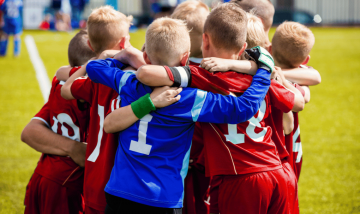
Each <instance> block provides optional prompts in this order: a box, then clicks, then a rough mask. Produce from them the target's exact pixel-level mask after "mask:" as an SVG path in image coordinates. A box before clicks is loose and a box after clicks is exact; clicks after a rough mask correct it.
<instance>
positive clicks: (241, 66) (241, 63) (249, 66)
mask: <svg viewBox="0 0 360 214" xmlns="http://www.w3.org/2000/svg"><path fill="white" fill-rule="evenodd" d="M200 65H201V67H202V68H204V69H205V70H208V71H210V72H215V71H236V72H239V73H244V74H250V75H255V74H256V71H257V65H256V63H255V62H254V61H251V60H232V59H221V58H216V57H210V58H204V59H203V60H202V61H201V63H200Z"/></svg>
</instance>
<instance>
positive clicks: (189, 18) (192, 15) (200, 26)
mask: <svg viewBox="0 0 360 214" xmlns="http://www.w3.org/2000/svg"><path fill="white" fill-rule="evenodd" d="M201 9H204V10H205V11H207V14H208V13H209V7H208V6H207V5H206V4H204V3H203V2H201V1H185V2H183V3H181V4H179V5H178V6H177V7H176V8H175V10H174V12H173V14H171V18H173V19H181V20H183V21H185V22H186V25H187V27H188V29H189V31H192V32H196V33H199V34H202V33H203V30H204V24H205V20H206V17H207V16H203V14H202V13H201V12H200V10H201Z"/></svg>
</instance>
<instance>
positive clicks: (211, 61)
mask: <svg viewBox="0 0 360 214" xmlns="http://www.w3.org/2000/svg"><path fill="white" fill-rule="evenodd" d="M230 63H231V60H228V59H221V58H216V57H210V58H204V59H203V60H202V61H201V63H200V66H201V67H202V68H204V69H205V70H208V71H210V72H215V71H229V70H230Z"/></svg>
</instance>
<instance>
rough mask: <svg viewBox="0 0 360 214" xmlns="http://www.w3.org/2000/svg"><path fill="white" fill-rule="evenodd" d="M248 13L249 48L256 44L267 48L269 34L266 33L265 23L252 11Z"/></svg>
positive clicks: (247, 37)
mask: <svg viewBox="0 0 360 214" xmlns="http://www.w3.org/2000/svg"><path fill="white" fill-rule="evenodd" d="M246 15H247V18H248V23H247V36H246V42H247V44H248V48H253V47H256V46H261V47H263V48H265V43H266V37H267V35H266V33H265V30H264V25H263V23H262V22H261V20H260V18H259V17H257V16H255V15H254V14H252V12H251V11H250V13H247V14H246Z"/></svg>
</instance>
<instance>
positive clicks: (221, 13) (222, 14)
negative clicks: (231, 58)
mask: <svg viewBox="0 0 360 214" xmlns="http://www.w3.org/2000/svg"><path fill="white" fill-rule="evenodd" d="M246 25H247V17H246V12H245V11H244V10H242V9H241V8H240V7H239V6H238V5H236V4H234V3H224V4H220V5H219V6H217V7H216V8H215V9H213V10H212V11H211V12H210V14H209V16H208V18H207V19H206V22H205V26H204V33H208V34H209V37H210V39H211V41H212V42H213V44H214V46H216V47H217V48H221V49H225V50H240V49H241V48H242V47H243V45H244V43H245V41H246V32H247V28H246Z"/></svg>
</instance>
